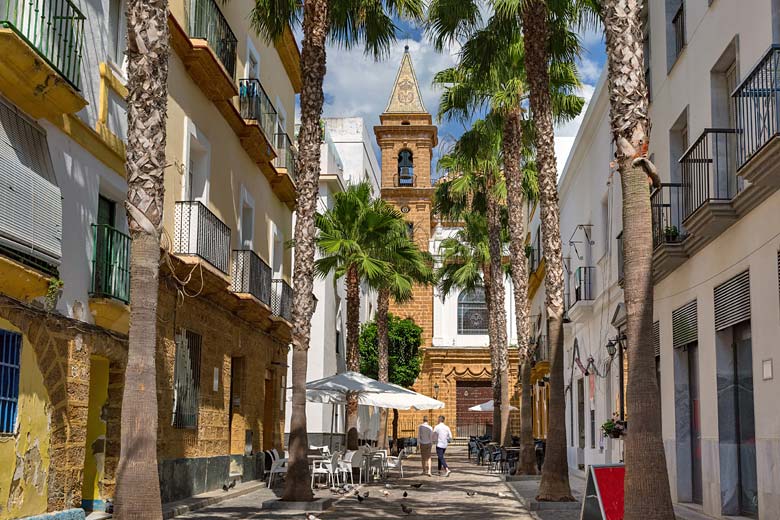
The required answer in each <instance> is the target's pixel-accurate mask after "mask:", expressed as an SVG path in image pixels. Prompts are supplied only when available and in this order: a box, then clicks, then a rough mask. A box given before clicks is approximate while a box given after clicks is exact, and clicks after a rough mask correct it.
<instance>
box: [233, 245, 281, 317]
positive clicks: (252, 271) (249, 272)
mask: <svg viewBox="0 0 780 520" xmlns="http://www.w3.org/2000/svg"><path fill="white" fill-rule="evenodd" d="M271 277H272V274H271V268H270V267H269V266H268V264H266V263H265V262H264V261H263V259H262V258H260V257H259V256H257V254H255V252H254V251H251V250H248V249H240V250H234V251H233V270H232V283H231V287H230V290H231V291H233V292H234V293H236V294H247V295H250V296H252V297H253V298H256V299H257V300H259V301H260V302H262V303H264V304H265V305H267V306H268V307H269V308H270V306H271Z"/></svg>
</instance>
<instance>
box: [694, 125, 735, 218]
mask: <svg viewBox="0 0 780 520" xmlns="http://www.w3.org/2000/svg"><path fill="white" fill-rule="evenodd" d="M736 132H737V131H736V130H734V129H732V128H707V129H705V130H704V132H702V134H701V136H700V137H699V138H698V139H697V140H696V142H695V143H693V144H692V145H691V146H690V148H688V150H687V151H686V152H685V154H684V155H683V156H682V157H681V158H680V164H681V166H682V184H683V212H682V219H683V221H684V220H685V219H687V218H688V217H690V216H691V215H692V214H693V213H694V212H695V211H696V210H697V209H699V208H700V207H702V206H703V205H704V204H706V203H707V202H711V201H730V200H731V199H732V198H734V196H735V195H736V194H737V193H738V192H739V190H740V189H741V187H742V181H741V179H737V175H736V170H737V164H736V157H737V156H736Z"/></svg>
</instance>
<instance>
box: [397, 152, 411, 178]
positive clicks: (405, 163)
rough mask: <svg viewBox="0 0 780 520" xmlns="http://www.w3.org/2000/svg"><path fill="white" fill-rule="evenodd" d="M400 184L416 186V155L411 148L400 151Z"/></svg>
mask: <svg viewBox="0 0 780 520" xmlns="http://www.w3.org/2000/svg"><path fill="white" fill-rule="evenodd" d="M398 186H414V157H413V156H412V152H411V151H410V150H405V149H404V150H401V151H400V152H398Z"/></svg>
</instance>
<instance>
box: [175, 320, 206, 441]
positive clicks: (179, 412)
mask: <svg viewBox="0 0 780 520" xmlns="http://www.w3.org/2000/svg"><path fill="white" fill-rule="evenodd" d="M201 343H202V340H201V336H200V334H197V333H195V332H192V331H190V330H182V331H181V333H180V334H179V336H177V338H176V363H175V367H174V383H173V384H174V388H173V392H174V393H173V403H174V404H173V426H174V427H175V428H197V426H198V403H199V401H200V361H201V357H200V354H201Z"/></svg>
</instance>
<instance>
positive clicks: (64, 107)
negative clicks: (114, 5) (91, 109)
mask: <svg viewBox="0 0 780 520" xmlns="http://www.w3.org/2000/svg"><path fill="white" fill-rule="evenodd" d="M84 21H85V17H84V15H83V14H82V13H81V11H79V9H78V8H77V7H76V5H75V4H74V3H73V2H71V1H70V0H37V1H36V2H31V1H13V0H0V54H2V56H3V59H2V60H0V90H2V92H3V93H4V94H5V95H7V96H8V97H9V98H10V99H11V101H12V102H13V103H14V104H16V105H17V106H19V107H20V108H21V109H22V110H24V111H25V112H27V113H28V114H29V115H30V116H32V117H33V118H35V119H37V118H41V117H48V118H50V119H54V118H56V117H57V116H62V115H63V114H73V113H75V112H78V111H79V110H81V109H82V108H84V107H85V106H86V104H87V102H86V100H84V98H83V97H82V96H81V94H80V92H79V88H80V82H81V58H82V44H83V37H84Z"/></svg>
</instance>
